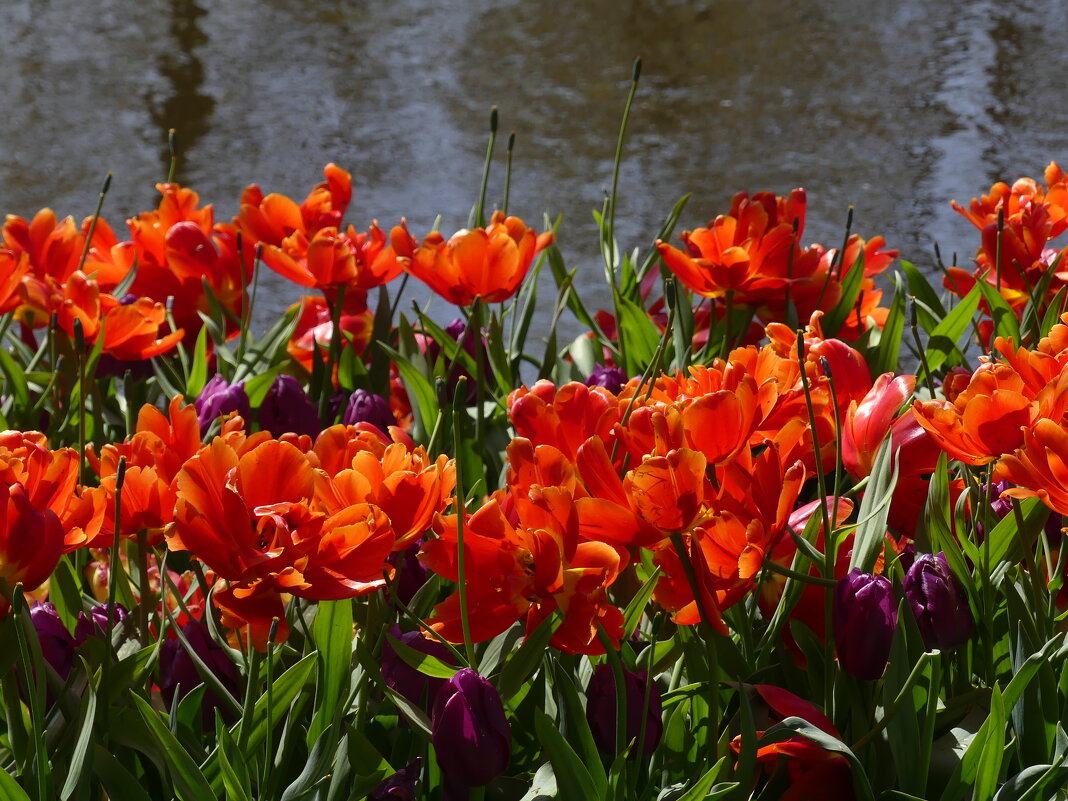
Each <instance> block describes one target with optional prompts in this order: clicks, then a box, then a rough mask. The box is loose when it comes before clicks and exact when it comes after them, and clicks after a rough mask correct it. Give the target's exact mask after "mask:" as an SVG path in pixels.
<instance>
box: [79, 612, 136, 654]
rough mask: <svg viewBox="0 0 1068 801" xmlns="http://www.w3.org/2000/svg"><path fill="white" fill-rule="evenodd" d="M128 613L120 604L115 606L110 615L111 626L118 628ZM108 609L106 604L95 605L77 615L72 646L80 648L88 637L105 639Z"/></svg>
mask: <svg viewBox="0 0 1068 801" xmlns="http://www.w3.org/2000/svg"><path fill="white" fill-rule="evenodd" d="M128 614H129V612H127V611H126V607H125V606H123V605H122V604H119V603H117V604H115V606H114V607H113V612H112V615H111V626H112V628H113V629H115V628H118V627H119V624H120V623H122V621H124V620H126V617H127V615H128ZM108 617H109V615H108V607H107V604H97V605H96V606H94V607H93V608H92V609H90V610H89V612H88V614H87V613H85V612H79V613H78V622H77V623H76V624H75V625H74V645H75V646H76V647H80V646H81V644H82V643H83V642H85V641H86V640H87V639H89V638H90V637H106V636H107V631H108Z"/></svg>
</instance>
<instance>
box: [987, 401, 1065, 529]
mask: <svg viewBox="0 0 1068 801" xmlns="http://www.w3.org/2000/svg"><path fill="white" fill-rule="evenodd" d="M994 479H995V480H996V481H1011V482H1012V483H1013V484H1016V485H1017V486H1016V487H1014V488H1012V489H1009V490H1006V491H1005V492H1004V493H1003V494H1004V495H1007V496H1009V497H1010V498H1038V499H1039V500H1041V501H1042V503H1044V504H1046V506H1048V507H1049V508H1050V509H1053V510H1054V511H1056V512H1057V513H1058V514H1062V515H1065V514H1068V432H1065V430H1064V428H1063V427H1062V426H1061V425H1059V424H1058V423H1055V422H1053V421H1052V420H1048V419H1040V420H1038V421H1036V422H1035V424H1034V426H1032V427H1031V428H1029V429H1025V430H1024V433H1023V443H1022V446H1021V447H1020V448H1018V449H1017V450H1016V451H1015V452H1013V453H1011V454H1008V455H1006V456H1003V457H1002V458H1001V460H1000V461H999V462H998V463H997V465H996V466H995V467H994Z"/></svg>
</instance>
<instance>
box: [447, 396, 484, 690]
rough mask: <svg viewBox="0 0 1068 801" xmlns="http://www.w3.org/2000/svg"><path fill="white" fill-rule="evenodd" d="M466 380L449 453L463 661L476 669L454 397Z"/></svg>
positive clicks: (458, 418) (455, 423) (454, 420)
mask: <svg viewBox="0 0 1068 801" xmlns="http://www.w3.org/2000/svg"><path fill="white" fill-rule="evenodd" d="M466 389H467V380H466V379H465V378H464V377H463V376H460V379H459V380H458V381H457V382H456V394H455V395H454V396H453V405H452V438H453V449H454V451H455V454H454V456H453V459H454V462H455V465H456V569H457V571H458V576H457V578H458V579H459V589H458V592H459V594H460V628H461V630H462V631H463V635H464V650H465V651H466V653H467V663H468V665H469V666H470V667H471V668H472V669H473V670H476V671H477V670H478V663H477V661H476V659H475V644H474V642H472V640H471V616H470V609H469V608H468V606H467V557H466V555H465V554H464V515H465V514H466V512H467V508H466V505H465V503H464V487H463V485H464V474H463V463H462V460H461V453H460V452H461V450H462V446H461V440H462V429H461V427H460V412H461V410H462V408H463V401H462V400H457V399H458V398H461V397H462V396H463V395H464V394H466Z"/></svg>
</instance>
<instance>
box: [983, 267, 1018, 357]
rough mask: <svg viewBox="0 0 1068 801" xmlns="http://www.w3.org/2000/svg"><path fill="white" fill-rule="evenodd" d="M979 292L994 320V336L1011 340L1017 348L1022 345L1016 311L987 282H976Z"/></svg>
mask: <svg viewBox="0 0 1068 801" xmlns="http://www.w3.org/2000/svg"><path fill="white" fill-rule="evenodd" d="M975 285H976V286H977V287H979V291H980V292H982V293H983V300H985V301H986V305H987V307H988V308H989V309H990V314H991V316H992V317H993V318H994V336H999V337H1005V338H1006V339H1011V340H1012V341H1013V342H1014V343H1015V344H1016V345H1017V346H1019V345H1020V323H1019V320H1017V319H1016V310H1015V309H1013V308H1012V306H1010V305H1009V303H1008V301H1007V300H1005V298H1003V297H1002V296H1001V293H1000V292H998V291H997V289H995V288H994V287H992V286H990V284H988V283H987V282H986V281H983V280H979V281H976V282H975Z"/></svg>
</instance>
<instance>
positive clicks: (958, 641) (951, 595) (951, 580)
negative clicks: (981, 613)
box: [901, 553, 972, 651]
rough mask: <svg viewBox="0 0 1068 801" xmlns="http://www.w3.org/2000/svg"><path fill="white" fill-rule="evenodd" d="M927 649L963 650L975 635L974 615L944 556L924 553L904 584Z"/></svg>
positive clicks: (909, 571) (913, 564)
mask: <svg viewBox="0 0 1068 801" xmlns="http://www.w3.org/2000/svg"><path fill="white" fill-rule="evenodd" d="M901 584H902V586H903V587H904V589H905V599H906V600H907V601H908V602H909V606H910V607H911V608H912V613H913V614H914V615H915V616H916V624H917V625H918V626H919V628H920V634H921V635H922V636H923V644H924V646H926V648H927V650H929V651H930V650H931V649H933V648H938V649H940V650H942V651H949V650H952V649H953V648H959V647H960V646H962V645H964V643H966V642H968V640H969V638H970V637H971V636H972V613H971V611H969V609H968V602H967V601H966V600H965V598H964V592H963V591H962V590H961V586H960V583H959V582H958V581H957V578H956V576H954V575H953V573H952V571H951V570H950V569H949V563H948V562H946V555H945V554H944V553H938V554H933V555H932V554H929V553H925V554H920V555H919V556H917V557H916V561H915V562H913V563H912V567H910V568H909V570H908V572H907V573H906V574H905V579H904V581H902V582H901Z"/></svg>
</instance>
